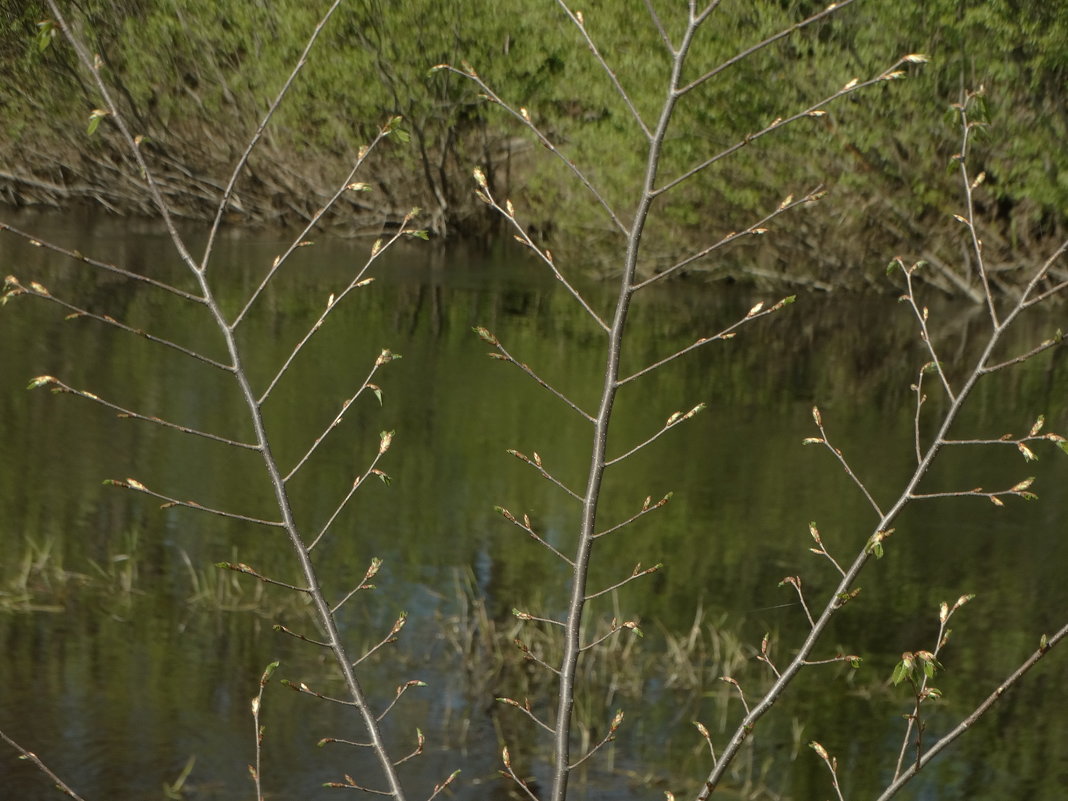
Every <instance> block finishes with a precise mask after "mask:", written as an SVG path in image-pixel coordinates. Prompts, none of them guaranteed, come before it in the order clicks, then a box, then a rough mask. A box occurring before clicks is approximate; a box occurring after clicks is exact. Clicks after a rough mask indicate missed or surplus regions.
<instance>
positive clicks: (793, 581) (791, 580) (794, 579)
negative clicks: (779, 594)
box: [776, 576, 816, 672]
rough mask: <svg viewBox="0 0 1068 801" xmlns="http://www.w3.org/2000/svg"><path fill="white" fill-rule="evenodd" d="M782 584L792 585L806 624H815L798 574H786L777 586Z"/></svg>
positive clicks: (810, 625) (812, 625) (811, 625)
mask: <svg viewBox="0 0 1068 801" xmlns="http://www.w3.org/2000/svg"><path fill="white" fill-rule="evenodd" d="M784 584H789V585H790V586H791V587H793V588H794V589H795V590H796V591H797V597H798V599H799V600H800V601H801V608H802V609H804V610H805V617H807V618H808V625H809V627H810V628H811V627H814V626H815V625H816V621H814V620H813V619H812V613H811V612H810V611H809V610H808V604H807V603H805V594H804V593H803V592H801V579H800V577H799V576H787V577H786V578H784V579H783V580H782V581H780V582H779V586H780V587H782V586H783V585H784ZM776 672H777V671H776Z"/></svg>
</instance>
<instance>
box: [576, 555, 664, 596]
mask: <svg viewBox="0 0 1068 801" xmlns="http://www.w3.org/2000/svg"><path fill="white" fill-rule="evenodd" d="M663 566H664V564H663V563H662V562H658V563H657V564H655V565H653V566H652V567H647V568H645V569H644V570H642V565H641V562H639V563H638V564H637V565H635V566H634V570H633V572H631V574H630V575H629V576H627V577H626V578H625V579H623V580H622V581H617V582H616V583H615V584H613V585H611V586H610V587H605V588H604V589H603V590H598V591H597V592H593V593H589V594H588V595H586V600H587V601H590V600H593V599H594V598H599V597H600V596H602V595H607V594H608V593H610V592H612V591H613V590H618V589H619V588H620V587H622V586H624V585H626V584H630V583H631V582H632V581H634V580H635V579H640V578H641V577H642V576H648V575H649V574H650V573H655V572H657V571H658V570H660V568H662V567H663Z"/></svg>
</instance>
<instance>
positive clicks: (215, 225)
mask: <svg viewBox="0 0 1068 801" xmlns="http://www.w3.org/2000/svg"><path fill="white" fill-rule="evenodd" d="M342 2H343V0H334V3H333V4H332V5H331V6H330V8H328V9H327V10H326V13H325V14H323V16H322V18H321V19H320V20H319V22H318V24H317V25H316V26H315V30H313V31H312V34H311V36H310V37H308V42H307V44H306V45H305V46H304V51H303V52H302V53H301V54H300V58H299V59H297V63H296V64H295V65H294V67H293V69H292V70H291V71H290V73H289V77H288V78H287V79H286V82H285V83H284V84H282V88H281V89H280V90H279V91H278V94H277V95H276V96H275V98H274V101H273V102H272V103H271V105H270V107H269V108H268V109H267V113H266V114H264V115H263V119H262V120H261V121H260V124H259V126H258V127H257V128H256V132H255V133H254V134H252V138H251V139H250V140H249V143H248V146H247V147H246V148H245V152H244V153H242V154H241V157H240V158H239V159H238V160H237V164H235V165H234V169H233V171H232V172H231V173H230V180H229V182H227V184H226V189H225V191H224V192H223V196H222V198H221V199H220V200H219V206H218V209H217V210H216V212H215V219H214V220H213V221H212V224H211V231H210V233H209V234H208V242H207V244H206V245H205V246H204V255H203V257H202V258H201V261H200V269H201V271H204V270H206V269H207V267H208V261H209V260H210V259H211V253H212V250H213V249H214V247H215V237H216V235H217V234H218V233H219V226H220V225H222V220H223V215H224V214H225V213H226V207H227V206H229V205H230V198H231V197H233V194H234V188H235V187H236V186H237V180H238V178H240V177H241V173H242V171H244V169H245V165H246V164H248V160H249V156H251V155H252V151H253V150H255V148H256V145H257V144H259V141H260V139H261V138H263V133H264V131H266V130H267V124H268V123H269V122H270V121H271V117H273V116H274V113H275V112H276V111H277V110H278V107H279V106H280V105H281V104H282V100H283V99H284V98H285V96H286V95H287V94H289V89H290V87H291V86H292V85H293V82H294V81H295V80H296V79H297V75H299V74H300V71H301V70H302V69H304V65H305V64H307V63H308V54H309V53H311V50H312V47H313V46H314V45H315V40H316V39H318V38H319V34H320V33H322V30H323V28H324V27H325V26H326V23H327V22H328V21H329V20H330V17H332V16H333V14H334V12H335V11H336V10H337V8H338V6H340V5H341V3H342Z"/></svg>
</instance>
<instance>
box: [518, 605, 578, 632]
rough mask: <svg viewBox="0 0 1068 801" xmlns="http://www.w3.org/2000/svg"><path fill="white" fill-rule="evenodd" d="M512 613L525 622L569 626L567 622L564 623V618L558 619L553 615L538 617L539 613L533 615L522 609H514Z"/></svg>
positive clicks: (561, 626)
mask: <svg viewBox="0 0 1068 801" xmlns="http://www.w3.org/2000/svg"><path fill="white" fill-rule="evenodd" d="M512 615H513V616H514V617H515V618H516V619H517V620H522V621H524V622H534V623H548V624H549V625H551V626H559V627H560V628H566V627H567V624H566V623H564V622H563V621H562V620H556V619H554V618H551V617H538V616H537V615H532V614H530V612H524V611H522V610H520V609H513V610H512Z"/></svg>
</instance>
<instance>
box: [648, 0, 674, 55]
mask: <svg viewBox="0 0 1068 801" xmlns="http://www.w3.org/2000/svg"><path fill="white" fill-rule="evenodd" d="M645 8H646V10H648V12H649V16H650V17H651V18H652V20H653V25H654V26H656V32H657V33H659V34H660V41H662V42H663V43H664V47H666V48H667V51H668V52H669V53H671V55H673V56H674V55H675V47H674V46H673V45H672V44H671V37H670V36H668V33H667V29H666V28H664V23H662V22H661V21H660V16H659V15H658V14H657V13H656V9H655V8H654V7H653V0H645Z"/></svg>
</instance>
